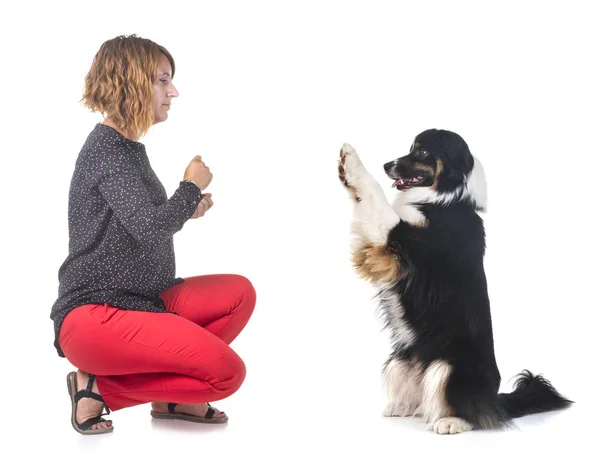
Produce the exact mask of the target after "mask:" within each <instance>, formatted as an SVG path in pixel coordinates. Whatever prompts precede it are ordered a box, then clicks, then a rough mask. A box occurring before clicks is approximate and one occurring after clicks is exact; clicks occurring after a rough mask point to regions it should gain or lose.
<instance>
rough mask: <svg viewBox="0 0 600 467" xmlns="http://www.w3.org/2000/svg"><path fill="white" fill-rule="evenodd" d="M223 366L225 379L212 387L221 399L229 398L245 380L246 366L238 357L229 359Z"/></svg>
mask: <svg viewBox="0 0 600 467" xmlns="http://www.w3.org/2000/svg"><path fill="white" fill-rule="evenodd" d="M224 365H225V368H226V373H227V377H225V378H223V379H222V380H221V381H220V382H219V383H217V384H215V385H213V386H214V388H215V389H217V390H218V391H219V393H220V395H221V398H225V397H229V396H230V395H232V394H233V393H235V392H236V391H237V390H238V389H239V388H240V387H241V386H242V383H243V382H244V380H245V379H246V365H245V364H244V362H243V361H242V359H241V358H240V357H239V356H237V355H235V356H234V357H231V358H229V359H228V360H227V361H226V362H225V363H224Z"/></svg>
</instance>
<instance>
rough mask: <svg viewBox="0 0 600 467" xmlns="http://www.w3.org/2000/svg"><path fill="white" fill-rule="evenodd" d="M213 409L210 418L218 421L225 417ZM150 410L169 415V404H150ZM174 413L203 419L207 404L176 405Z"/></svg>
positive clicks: (223, 413) (222, 413)
mask: <svg viewBox="0 0 600 467" xmlns="http://www.w3.org/2000/svg"><path fill="white" fill-rule="evenodd" d="M213 409H214V411H215V413H214V414H213V416H212V418H214V419H219V418H225V417H226V415H225V412H221V411H220V410H217V409H216V408H214V407H213ZM152 410H153V411H154V412H159V413H169V404H168V403H167V402H152ZM175 411H176V412H177V413H184V414H189V415H194V416H196V417H202V418H204V417H205V416H206V413H207V412H208V404H177V405H176V406H175Z"/></svg>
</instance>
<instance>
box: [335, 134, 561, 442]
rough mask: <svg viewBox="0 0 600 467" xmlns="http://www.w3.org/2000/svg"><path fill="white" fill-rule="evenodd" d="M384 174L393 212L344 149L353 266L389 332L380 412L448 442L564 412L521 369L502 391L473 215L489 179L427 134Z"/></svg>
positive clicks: (444, 140)
mask: <svg viewBox="0 0 600 467" xmlns="http://www.w3.org/2000/svg"><path fill="white" fill-rule="evenodd" d="M383 169H384V171H385V173H386V174H387V176H388V177H389V178H390V179H392V180H393V188H395V189H396V190H397V197H396V199H395V201H394V202H393V203H392V204H391V205H390V203H389V202H388V200H387V198H386V196H385V194H384V192H383V190H382V188H381V186H380V185H379V184H378V183H377V182H376V181H375V179H374V178H373V176H372V175H371V174H370V173H369V172H368V171H367V170H366V169H365V167H364V166H363V164H362V162H361V161H360V159H359V157H358V155H357V153H356V151H355V150H354V149H353V148H352V147H351V146H350V145H348V144H344V146H343V147H342V149H341V151H340V159H339V178H340V180H341V181H342V183H343V185H344V186H345V187H346V188H347V190H348V191H349V193H350V195H351V198H352V200H353V203H354V215H353V216H354V217H353V222H352V233H353V241H352V262H353V266H354V267H355V269H356V271H357V273H358V275H359V276H360V277H362V278H364V279H366V280H368V281H369V282H371V283H372V284H373V286H374V287H375V288H376V290H377V298H378V301H379V303H380V309H381V311H382V317H383V320H384V322H385V326H386V327H387V328H388V329H389V331H390V335H391V341H392V352H391V355H390V356H389V358H388V359H387V361H386V362H385V364H384V366H383V369H382V376H383V379H384V383H385V387H386V389H387V394H388V405H387V407H386V408H385V410H384V415H386V416H390V417H404V416H412V415H418V416H421V417H422V418H423V420H424V421H425V423H427V424H428V426H429V427H431V429H432V430H433V431H434V432H436V433H439V434H448V433H461V432H463V431H467V430H471V429H473V428H496V427H504V426H510V425H512V423H511V420H512V419H513V418H516V417H520V416H523V415H527V414H533V413H538V412H545V411H549V410H555V409H561V408H565V407H567V406H569V405H570V404H571V403H572V401H570V400H568V399H566V398H565V397H563V396H562V395H561V394H559V393H558V392H557V391H556V389H554V387H553V386H552V385H551V384H550V382H549V381H547V380H546V379H544V378H543V377H542V376H540V375H537V376H534V375H533V374H532V373H531V372H529V371H528V370H524V371H523V372H521V373H520V374H519V375H518V376H517V378H516V383H515V388H514V390H513V392H511V393H509V394H504V393H501V394H499V393H498V390H499V386H500V373H499V371H498V367H497V365H496V358H495V356H494V342H493V335H492V321H491V316H490V303H489V298H488V291H487V282H486V276H485V271H484V266H483V260H484V253H485V232H484V226H483V221H482V218H481V216H480V215H479V213H480V212H481V211H483V210H484V209H485V205H486V182H485V176H484V172H483V169H482V166H481V164H480V162H479V161H478V160H477V159H476V158H475V157H473V155H472V154H471V152H470V150H469V147H468V146H467V144H466V142H465V141H464V140H463V138H462V137H460V136H459V135H458V134H456V133H453V132H450V131H445V130H437V129H431V130H427V131H424V132H422V133H421V134H419V135H418V136H417V137H416V138H415V140H414V142H413V144H412V146H411V148H410V152H409V153H408V154H407V155H406V156H404V157H400V158H399V159H395V160H393V161H390V162H388V163H386V164H384V166H383Z"/></svg>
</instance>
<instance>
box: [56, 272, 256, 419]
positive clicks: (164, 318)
mask: <svg viewBox="0 0 600 467" xmlns="http://www.w3.org/2000/svg"><path fill="white" fill-rule="evenodd" d="M161 298H162V299H163V301H164V302H165V305H166V307H167V310H169V311H173V312H176V313H178V314H179V315H180V316H177V315H174V314H170V313H153V312H145V311H131V310H122V309H119V308H113V307H110V306H108V305H107V304H105V305H84V306H80V307H78V308H75V309H74V310H72V311H71V312H70V313H69V314H68V315H67V316H66V318H65V320H64V322H63V324H62V326H61V331H60V336H59V338H60V345H61V348H62V349H63V352H64V354H65V356H66V357H67V359H68V360H69V362H71V363H72V364H73V365H74V366H76V367H77V368H79V369H80V370H82V371H85V372H88V373H92V374H94V375H96V376H97V378H96V379H97V381H98V389H99V390H100V394H102V397H103V398H104V401H105V402H106V405H107V406H108V407H109V408H110V409H111V410H119V409H123V408H125V407H130V406H133V405H138V404H143V403H146V402H151V401H162V402H175V403H180V404H198V403H201V402H212V401H216V400H220V399H224V398H226V397H228V396H230V395H231V394H233V393H234V392H235V391H237V390H238V388H239V387H240V386H241V384H242V382H243V381H244V378H245V376H246V367H245V366H244V362H242V360H241V359H240V357H239V356H238V355H237V354H236V353H235V352H234V351H233V350H231V348H230V347H229V345H228V344H229V343H231V341H233V339H235V337H236V336H237V335H238V334H239V333H240V331H241V330H242V329H243V328H244V326H245V325H246V323H247V322H248V320H249V319H250V315H251V314H252V311H253V310H254V304H255V302H256V293H255V291H254V287H253V286H252V284H251V283H250V281H248V279H246V278H245V277H243V276H238V275H228V274H219V275H210V276H197V277H190V278H187V279H185V281H184V282H183V283H182V284H177V285H174V286H173V287H171V288H169V289H167V290H165V291H164V292H163V293H162V294H161Z"/></svg>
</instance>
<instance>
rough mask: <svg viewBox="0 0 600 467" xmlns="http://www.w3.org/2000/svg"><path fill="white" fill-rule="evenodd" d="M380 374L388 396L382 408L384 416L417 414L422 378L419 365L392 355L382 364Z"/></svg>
mask: <svg viewBox="0 0 600 467" xmlns="http://www.w3.org/2000/svg"><path fill="white" fill-rule="evenodd" d="M382 376H383V382H384V386H385V388H386V392H387V396H388V404H387V406H386V407H385V409H384V410H383V415H384V416H385V417H409V416H411V415H418V409H419V406H420V405H421V392H422V390H421V385H422V378H423V374H422V372H421V365H420V364H418V363H415V362H413V361H410V360H408V359H402V358H397V357H392V358H390V359H389V360H388V361H387V362H386V364H385V365H384V367H383V371H382Z"/></svg>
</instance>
